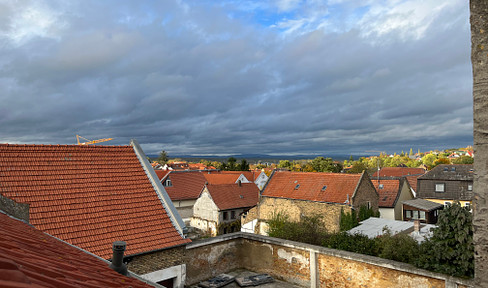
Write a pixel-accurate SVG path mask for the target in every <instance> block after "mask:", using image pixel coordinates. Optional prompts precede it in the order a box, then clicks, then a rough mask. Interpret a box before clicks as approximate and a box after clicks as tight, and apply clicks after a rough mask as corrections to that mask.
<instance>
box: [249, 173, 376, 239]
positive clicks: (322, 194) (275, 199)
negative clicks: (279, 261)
mask: <svg viewBox="0 0 488 288" xmlns="http://www.w3.org/2000/svg"><path fill="white" fill-rule="evenodd" d="M378 200H379V196H378V192H377V191H376V189H375V188H374V186H373V183H371V180H370V179H369V177H368V175H367V174H366V173H364V172H363V173H362V174H342V173H313V172H277V171H275V172H274V173H273V174H272V175H271V177H270V179H269V181H268V184H267V185H266V186H265V188H264V190H263V192H262V193H261V197H260V201H259V204H258V206H257V207H255V208H253V209H251V210H250V211H249V213H247V214H246V215H244V216H243V218H242V220H241V221H242V224H243V225H242V226H243V228H242V231H245V232H256V233H258V234H262V235H267V224H266V222H267V221H268V220H270V219H272V217H273V216H274V215H276V214H277V213H282V214H286V215H288V218H289V219H290V220H291V221H300V219H301V217H302V216H311V215H315V214H320V215H321V216H322V217H323V222H324V225H325V227H326V228H327V230H328V231H331V232H335V231H339V223H340V215H341V211H344V212H346V213H348V212H350V211H351V209H355V210H358V209H359V208H360V207H361V206H365V207H368V208H372V209H373V210H375V211H378V202H379V201H378Z"/></svg>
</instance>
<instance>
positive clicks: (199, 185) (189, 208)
mask: <svg viewBox="0 0 488 288" xmlns="http://www.w3.org/2000/svg"><path fill="white" fill-rule="evenodd" d="M206 182H207V180H206V179H205V176H204V172H201V171H171V172H170V173H168V174H167V175H165V177H163V178H162V179H161V183H162V184H163V186H164V188H165V190H166V192H167V193H168V195H169V197H170V198H171V201H172V202H173V205H174V206H175V208H176V210H177V211H178V213H179V214H180V216H181V218H182V219H183V221H184V222H185V223H187V224H188V223H189V222H190V220H191V217H193V206H194V205H195V202H196V201H197V199H198V197H199V196H200V193H201V192H202V189H203V187H204V186H205V183H206Z"/></svg>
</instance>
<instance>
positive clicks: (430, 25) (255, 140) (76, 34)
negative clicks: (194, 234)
mask: <svg viewBox="0 0 488 288" xmlns="http://www.w3.org/2000/svg"><path fill="white" fill-rule="evenodd" d="M470 49H471V48H470V26H469V3H468V2H467V1H465V0H445V1H438V0H405V1H402V0H364V1H355V0H323V1H316V0H311V1H299V0H277V1H251V0H249V1H237V0H222V1H209V0H189V1H170V0H168V1H144V0H140V1H125V0H117V1H108V0H105V1H89V0H80V1H66V0H62V1H56V0H50V1H42V0H35V1H29V0H22V1H13V0H0V143H19V144H75V143H76V135H77V134H78V135H81V136H83V137H85V138H88V139H90V140H95V139H101V138H113V139H114V140H111V141H109V142H104V143H103V144H105V145H127V144H129V143H130V140H131V139H136V140H137V141H138V142H139V144H140V145H141V146H142V148H143V150H144V151H145V153H146V154H149V155H151V154H158V152H159V151H161V150H165V151H167V152H168V154H169V156H170V157H171V156H172V155H231V154H232V155H239V154H244V155H245V154H269V155H335V154H340V155H350V154H352V155H357V154H368V153H369V154H375V153H376V154H378V153H379V152H370V151H385V152H387V153H393V152H397V153H400V152H401V151H402V150H404V151H409V150H410V148H413V150H414V151H417V150H420V151H428V150H431V149H445V148H457V147H465V146H467V145H472V143H473V108H472V107H473V102H472V70H471V62H470V51H471V50H470Z"/></svg>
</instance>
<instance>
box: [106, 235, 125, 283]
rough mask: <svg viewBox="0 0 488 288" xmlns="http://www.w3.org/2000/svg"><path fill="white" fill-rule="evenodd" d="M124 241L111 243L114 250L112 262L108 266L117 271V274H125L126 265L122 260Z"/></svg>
mask: <svg viewBox="0 0 488 288" xmlns="http://www.w3.org/2000/svg"><path fill="white" fill-rule="evenodd" d="M125 247H126V245H125V242H124V241H115V242H114V243H113V244H112V250H113V251H114V253H113V256H112V263H111V264H110V265H109V267H110V268H112V269H113V270H115V271H116V272H118V273H119V274H122V275H125V276H127V266H125V264H124V263H123V262H122V260H124V251H125Z"/></svg>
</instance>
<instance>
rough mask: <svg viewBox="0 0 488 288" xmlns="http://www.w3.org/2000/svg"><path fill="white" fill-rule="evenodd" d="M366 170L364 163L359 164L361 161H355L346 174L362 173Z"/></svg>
mask: <svg viewBox="0 0 488 288" xmlns="http://www.w3.org/2000/svg"><path fill="white" fill-rule="evenodd" d="M367 169H368V166H367V165H366V163H364V162H361V161H356V162H355V163H354V164H353V165H352V167H351V169H349V171H347V173H362V172H363V171H364V170H367Z"/></svg>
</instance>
